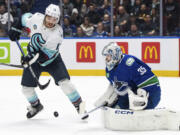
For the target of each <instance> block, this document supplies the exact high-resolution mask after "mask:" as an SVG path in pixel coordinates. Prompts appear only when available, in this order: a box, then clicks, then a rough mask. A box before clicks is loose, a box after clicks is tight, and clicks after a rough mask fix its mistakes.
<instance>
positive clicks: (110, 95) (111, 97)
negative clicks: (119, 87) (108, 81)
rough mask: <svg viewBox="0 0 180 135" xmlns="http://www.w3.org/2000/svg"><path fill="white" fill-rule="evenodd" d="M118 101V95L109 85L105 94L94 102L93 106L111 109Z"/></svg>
mask: <svg viewBox="0 0 180 135" xmlns="http://www.w3.org/2000/svg"><path fill="white" fill-rule="evenodd" d="M117 99H118V94H117V93H116V92H115V91H114V88H113V86H112V85H109V86H108V88H107V90H106V92H105V93H104V94H103V95H102V96H101V97H100V98H99V99H98V100H97V101H96V102H95V104H94V105H95V106H96V107H98V106H101V105H105V106H109V107H111V106H112V105H114V103H115V102H116V101H117Z"/></svg>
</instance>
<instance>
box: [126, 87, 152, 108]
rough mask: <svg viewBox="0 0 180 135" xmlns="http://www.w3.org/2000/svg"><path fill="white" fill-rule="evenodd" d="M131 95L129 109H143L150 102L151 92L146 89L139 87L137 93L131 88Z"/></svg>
mask: <svg viewBox="0 0 180 135" xmlns="http://www.w3.org/2000/svg"><path fill="white" fill-rule="evenodd" d="M128 97H129V109H131V110H143V109H144V108H146V106H147V104H148V97H149V93H148V92H147V91H145V90H144V89H140V88H139V89H138V90H137V95H136V94H134V93H133V92H132V91H131V90H129V91H128Z"/></svg>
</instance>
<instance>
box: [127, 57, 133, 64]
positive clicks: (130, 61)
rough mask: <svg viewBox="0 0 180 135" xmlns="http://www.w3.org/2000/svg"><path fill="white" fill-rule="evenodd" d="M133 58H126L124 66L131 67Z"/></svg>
mask: <svg viewBox="0 0 180 135" xmlns="http://www.w3.org/2000/svg"><path fill="white" fill-rule="evenodd" d="M134 61H135V60H134V58H132V57H130V58H128V59H127V60H126V65H127V66H132V65H133V63H134Z"/></svg>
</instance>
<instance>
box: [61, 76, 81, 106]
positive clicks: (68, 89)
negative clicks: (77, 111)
mask: <svg viewBox="0 0 180 135" xmlns="http://www.w3.org/2000/svg"><path fill="white" fill-rule="evenodd" d="M58 84H59V86H60V87H61V89H62V90H63V92H64V93H65V94H66V96H67V97H68V98H69V100H70V101H71V102H72V104H73V105H74V106H75V107H76V108H77V107H78V106H79V104H80V103H81V102H82V100H81V97H80V95H79V93H78V92H77V90H76V88H75V87H74V85H73V84H72V83H71V81H70V80H68V79H66V80H63V81H60V82H58Z"/></svg>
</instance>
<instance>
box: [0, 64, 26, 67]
mask: <svg viewBox="0 0 180 135" xmlns="http://www.w3.org/2000/svg"><path fill="white" fill-rule="evenodd" d="M0 65H3V66H9V67H17V68H23V66H22V65H15V64H7V63H0Z"/></svg>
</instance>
